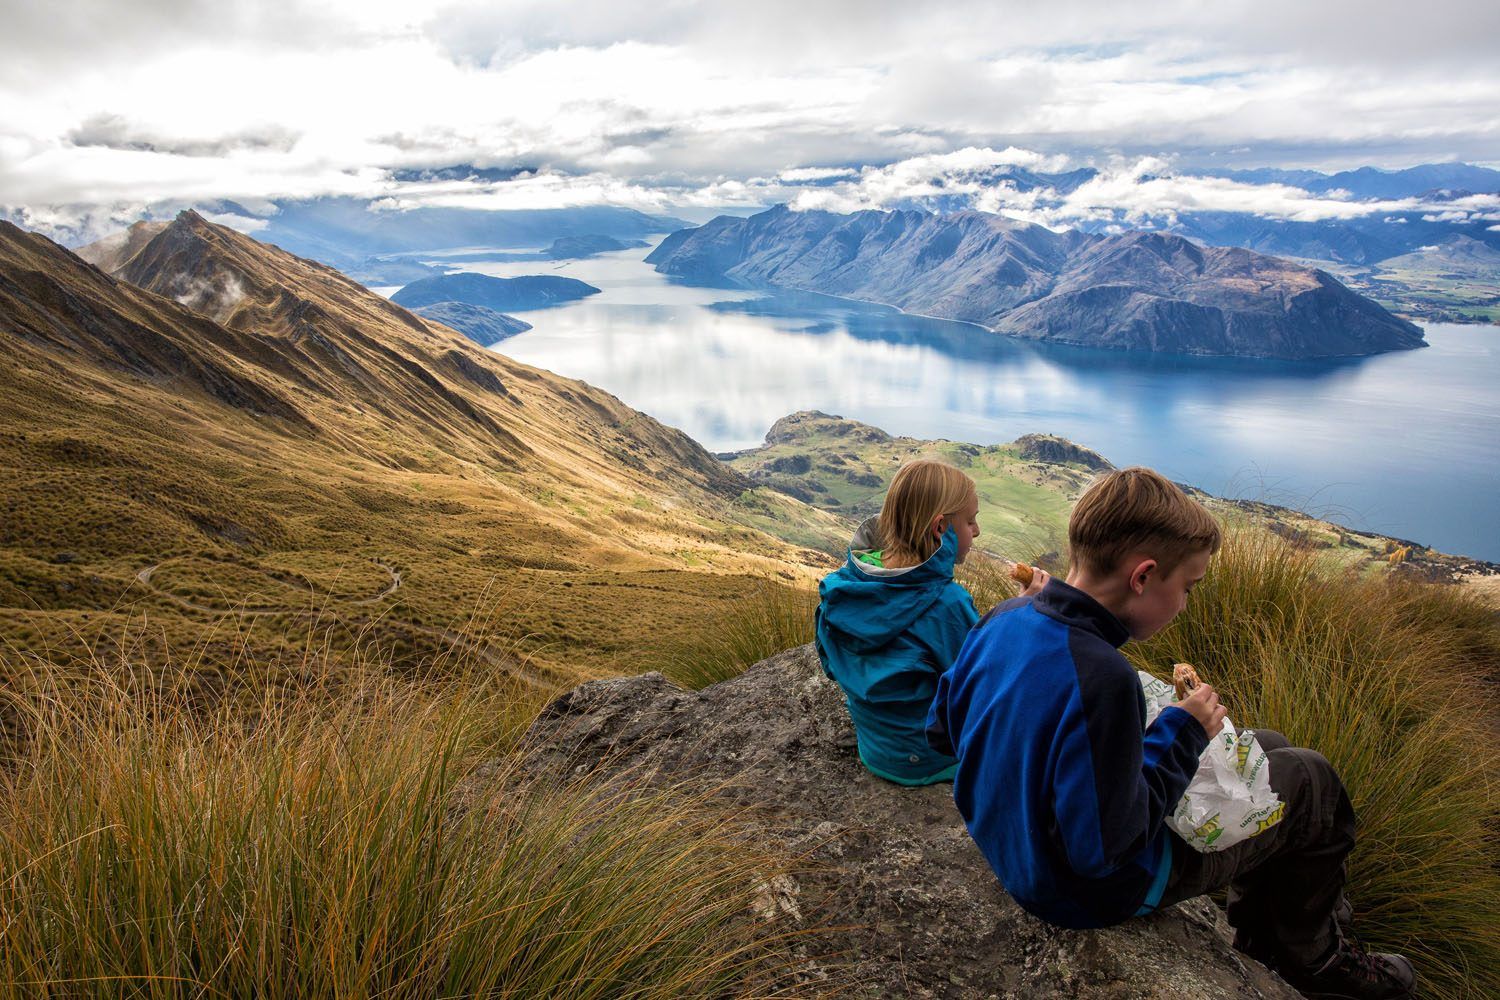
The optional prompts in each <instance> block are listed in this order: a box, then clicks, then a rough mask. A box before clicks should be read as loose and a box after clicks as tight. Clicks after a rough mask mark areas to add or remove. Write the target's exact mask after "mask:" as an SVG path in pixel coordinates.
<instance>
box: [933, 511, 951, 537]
mask: <svg viewBox="0 0 1500 1000" xmlns="http://www.w3.org/2000/svg"><path fill="white" fill-rule="evenodd" d="M947 529H948V519H947V518H946V517H944V516H943V515H941V514H939V515H938V516H937V517H934V518H933V519H932V524H931V525H930V526H929V527H928V531H930V532H931V533H932V536H933V537H934V538H942V537H943V532H944V531H946V530H947Z"/></svg>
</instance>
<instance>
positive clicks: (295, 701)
mask: <svg viewBox="0 0 1500 1000" xmlns="http://www.w3.org/2000/svg"><path fill="white" fill-rule="evenodd" d="M99 666H100V669H98V670H96V671H94V672H93V673H91V674H90V675H89V678H90V680H89V683H87V684H83V685H80V681H79V678H78V677H77V676H70V677H68V678H66V679H65V680H63V681H58V680H56V679H49V678H47V677H44V676H41V675H40V671H41V669H42V668H41V666H40V665H38V664H37V663H35V662H31V663H29V664H27V665H24V667H17V665H15V664H7V668H8V670H9V671H10V673H11V675H12V676H14V675H15V673H16V671H17V670H24V671H29V676H30V678H31V683H30V685H29V687H28V688H27V689H26V691H25V692H24V693H23V694H20V695H16V696H13V697H12V698H11V699H10V702H11V703H10V704H9V706H8V708H9V710H10V712H11V717H12V719H15V720H19V722H20V725H19V730H20V732H21V736H22V737H23V738H13V739H12V740H11V741H10V743H9V747H10V751H11V752H10V755H9V756H8V758H7V759H6V760H5V762H4V766H3V767H0V831H3V833H0V997H10V996H13V997H69V998H71V997H90V996H98V997H104V996H111V997H113V996H119V995H121V994H129V995H134V996H151V997H173V998H175V997H214V996H262V997H315V996H339V997H374V996H381V997H434V996H503V997H577V998H592V997H643V998H644V997H679V996H726V995H727V996H733V995H745V994H749V993H753V992H755V991H756V990H757V989H759V988H761V987H766V988H769V985H768V984H769V977H770V976H771V974H772V972H773V971H774V969H773V966H774V964H775V959H773V958H772V957H771V956H772V954H773V953H774V952H775V947H774V942H772V941H771V940H770V937H769V935H770V934H771V930H770V925H764V924H761V923H759V922H757V921H755V920H754V919H753V918H752V917H751V916H749V910H750V905H751V903H752V902H753V901H754V900H755V898H756V896H757V894H758V892H759V891H760V889H761V887H762V886H764V884H765V883H766V882H767V881H768V880H769V879H772V878H775V877H776V876H777V875H778V874H779V873H780V872H782V871H784V868H782V867H780V866H781V865H782V862H781V861H780V860H779V859H778V858H776V857H774V856H771V855H768V854H767V853H766V852H765V851H763V850H760V849H756V848H754V847H753V846H752V845H751V844H750V843H748V842H747V839H746V837H745V836H743V835H742V834H741V833H739V832H738V831H739V830H740V829H741V828H740V826H739V825H738V824H737V823H736V822H735V819H734V817H732V816H726V815H725V814H724V813H723V812H722V811H721V810H719V809H717V808H716V807H714V806H713V805H712V804H711V803H710V802H709V801H708V799H707V796H706V795H704V794H688V793H686V792H683V791H680V790H666V791H660V790H655V791H653V790H647V789H646V788H644V787H643V786H631V785H629V784H624V785H620V784H617V785H614V786H611V787H609V788H605V787H602V786H591V785H584V784H573V785H567V786H562V787H550V788H548V787H530V786H527V785H526V784H525V782H524V779H523V776H522V774H521V773H520V771H519V770H518V769H517V768H516V767H515V763H516V761H517V759H518V758H517V757H516V756H515V754H516V751H515V749H514V744H515V741H516V739H517V737H518V736H519V733H520V731H521V725H522V724H523V721H522V720H526V719H529V718H531V717H532V716H533V715H534V713H535V710H536V707H537V701H536V696H535V695H534V693H532V692H531V690H530V689H526V688H520V687H517V686H515V685H513V684H510V683H506V682H494V683H490V684H488V685H486V684H480V683H476V682H474V681H473V679H472V678H473V676H478V675H479V674H480V673H482V671H481V670H479V669H475V670H474V671H473V672H472V674H471V677H470V679H468V680H465V681H451V680H449V681H441V682H439V681H431V682H419V681H413V680H411V679H409V678H403V677H399V676H396V675H393V674H391V673H390V672H389V671H388V670H386V669H385V666H384V665H383V664H382V663H380V662H379V661H378V659H377V660H375V661H374V662H372V663H368V664H365V665H364V666H365V667H367V668H368V669H359V668H358V665H350V664H347V663H346V664H344V665H343V669H342V670H341V671H339V673H338V687H337V688H336V689H333V688H329V689H320V688H318V686H317V685H315V684H310V685H306V686H304V687H303V689H302V690H300V691H296V692H293V691H290V689H288V688H286V687H284V686H278V685H275V684H267V685H263V686H262V687H261V688H260V693H261V696H262V697H261V698H260V700H259V701H258V702H256V703H255V705H256V706H257V707H255V708H251V707H248V706H249V704H250V703H251V702H252V701H253V699H247V698H246V697H241V698H237V699H234V700H224V701H221V702H219V703H218V704H217V706H216V707H213V708H209V709H204V708H203V706H202V705H201V704H197V703H194V702H193V700H192V699H190V698H183V697H181V691H182V686H181V684H179V683H178V682H177V680H176V679H174V678H172V677H151V678H146V677H140V676H137V677H136V678H135V679H134V680H133V681H131V682H126V683H115V684H111V683H110V682H108V681H106V680H105V679H104V678H105V677H106V676H108V674H109V671H108V670H107V669H105V668H106V666H118V665H105V664H101V665H99ZM453 673H456V671H455V672H450V676H451V675H452V674H453ZM64 694H66V696H62V695H64ZM12 735H13V736H15V734H14V733H13V734H12Z"/></svg>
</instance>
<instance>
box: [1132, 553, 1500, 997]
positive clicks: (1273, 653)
mask: <svg viewBox="0 0 1500 1000" xmlns="http://www.w3.org/2000/svg"><path fill="white" fill-rule="evenodd" d="M1127 651H1129V652H1130V653H1131V656H1132V657H1133V659H1134V660H1135V661H1136V662H1137V665H1138V666H1140V667H1141V669H1144V670H1147V671H1150V672H1152V673H1155V674H1156V675H1157V676H1166V675H1167V674H1168V672H1169V671H1170V669H1171V664H1172V663H1173V662H1176V661H1187V662H1191V663H1194V664H1195V665H1197V666H1198V668H1199V671H1200V673H1201V674H1203V676H1204V678H1205V679H1206V680H1208V681H1209V682H1210V683H1212V684H1213V685H1214V686H1215V687H1217V688H1219V689H1220V690H1221V691H1222V692H1223V694H1224V699H1225V703H1226V704H1227V705H1228V707H1229V713H1230V717H1231V718H1232V719H1234V721H1235V722H1236V724H1239V725H1244V726H1251V727H1255V726H1260V727H1266V728H1271V729H1276V730H1279V731H1280V732H1282V733H1284V734H1285V735H1286V736H1287V737H1288V738H1289V739H1291V741H1292V742H1293V743H1294V744H1297V745H1300V746H1308V747H1312V748H1313V749H1315V750H1318V751H1320V752H1321V753H1322V754H1323V755H1324V756H1326V757H1327V758H1328V759H1329V760H1330V761H1331V762H1332V763H1333V764H1334V766H1335V767H1336V768H1337V769H1338V771H1339V774H1340V775H1341V776H1342V777H1343V779H1344V782H1345V784H1346V785H1347V786H1348V788H1349V791H1350V796H1351V798H1352V799H1353V801H1354V806H1355V809H1356V811H1357V814H1358V816H1359V834H1358V836H1359V844H1358V847H1357V848H1356V850H1355V853H1354V856H1353V857H1352V858H1351V860H1350V865H1349V876H1350V877H1349V895H1350V897H1351V899H1352V900H1353V901H1354V905H1355V911H1356V928H1357V929H1358V931H1359V933H1360V935H1361V936H1362V937H1363V938H1364V939H1365V940H1366V941H1367V943H1369V944H1370V945H1372V946H1374V947H1376V948H1377V949H1381V950H1395V951H1400V952H1403V953H1405V954H1406V955H1408V956H1409V957H1410V958H1411V959H1412V961H1413V963H1414V964H1415V965H1416V966H1417V970H1418V975H1419V978H1420V986H1421V995H1422V996H1425V997H1432V998H1443V1000H1449V998H1452V1000H1457V998H1461V997H1482V996H1484V997H1488V996H1500V870H1497V868H1496V866H1495V861H1494V850H1493V847H1492V845H1493V832H1494V829H1495V827H1494V823H1495V820H1496V817H1497V814H1500V809H1497V807H1500V799H1497V794H1496V793H1497V789H1500V786H1497V784H1496V781H1495V775H1496V773H1497V768H1500V752H1497V749H1496V746H1495V742H1494V739H1493V734H1494V726H1495V719H1496V714H1495V708H1496V700H1495V698H1494V695H1493V691H1492V688H1491V687H1490V682H1492V681H1493V679H1494V678H1495V677H1497V676H1500V629H1497V628H1496V624H1495V618H1494V613H1493V611H1492V610H1490V609H1489V608H1487V607H1485V606H1484V605H1482V604H1480V603H1479V602H1477V601H1476V600H1474V599H1473V598H1471V597H1468V596H1466V595H1465V594H1464V593H1463V592H1461V591H1459V590H1458V589H1457V588H1452V587H1440V586H1433V585H1424V584H1418V583H1412V582H1405V581H1402V580H1399V579H1394V578H1391V577H1389V576H1381V577H1364V578H1360V577H1357V576H1355V575H1353V574H1348V575H1343V574H1329V573H1327V572H1320V569H1319V563H1318V561H1317V558H1316V556H1315V555H1314V554H1312V553H1310V552H1308V551H1306V550H1302V549H1299V548H1297V547H1295V546H1293V545H1291V544H1289V543H1287V542H1286V541H1283V540H1281V539H1278V538H1276V537H1274V536H1272V535H1269V534H1266V533H1263V532H1254V531H1241V532H1236V533H1233V534H1231V536H1230V537H1229V539H1228V540H1227V543H1226V545H1225V547H1224V550H1223V551H1222V552H1221V553H1220V554H1219V555H1218V556H1216V557H1215V559H1214V562H1213V565H1212V566H1211V568H1210V570H1209V574H1208V576H1207V577H1206V578H1205V579H1204V580H1203V582H1202V583H1201V584H1199V586H1198V587H1197V588H1196V589H1195V590H1194V591H1193V595H1192V597H1191V598H1190V599H1189V601H1188V607H1187V610H1186V611H1184V612H1183V614H1182V615H1181V616H1179V617H1178V619H1177V620H1176V621H1175V622H1174V623H1173V624H1172V626H1171V627H1169V628H1168V629H1167V630H1165V631H1164V632H1163V633H1161V634H1160V635H1158V636H1157V637H1156V638H1154V639H1152V640H1151V641H1149V642H1147V643H1143V644H1139V645H1134V646H1131V647H1127Z"/></svg>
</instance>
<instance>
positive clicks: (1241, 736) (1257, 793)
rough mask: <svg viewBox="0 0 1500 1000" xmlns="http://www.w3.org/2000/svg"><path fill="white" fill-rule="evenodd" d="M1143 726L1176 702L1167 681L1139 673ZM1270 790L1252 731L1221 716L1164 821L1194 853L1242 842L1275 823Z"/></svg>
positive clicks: (1279, 808)
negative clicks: (1240, 729)
mask: <svg viewBox="0 0 1500 1000" xmlns="http://www.w3.org/2000/svg"><path fill="white" fill-rule="evenodd" d="M1139 673H1140V678H1141V693H1142V694H1144V695H1145V696H1146V725H1148V726H1149V725H1151V723H1152V722H1153V721H1155V719H1156V717H1157V715H1159V714H1160V713H1161V710H1162V709H1163V708H1166V707H1167V706H1168V705H1175V704H1176V703H1177V697H1176V691H1175V690H1174V689H1173V687H1172V685H1170V684H1168V683H1166V682H1165V681H1162V680H1160V679H1158V678H1156V677H1153V676H1151V675H1150V674H1148V673H1145V672H1144V671H1140V672H1139ZM1285 808H1286V807H1285V806H1284V805H1283V804H1282V801H1281V799H1280V798H1278V797H1277V795H1276V793H1275V792H1274V791H1272V790H1271V767H1270V762H1269V761H1268V760H1267V758H1266V752H1265V750H1263V749H1261V745H1260V743H1259V741H1257V740H1256V738H1255V730H1253V729H1247V730H1245V731H1244V732H1238V731H1236V730H1235V728H1234V724H1233V723H1232V722H1230V721H1229V720H1228V719H1225V720H1224V728H1223V729H1222V730H1220V731H1219V735H1218V736H1215V737H1214V738H1213V739H1212V740H1211V741H1210V742H1209V744H1208V749H1207V750H1204V751H1203V756H1202V757H1200V758H1199V759H1198V773H1197V774H1195V775H1193V780H1192V781H1190V782H1189V783H1188V787H1187V792H1186V793H1184V795H1183V796H1182V799H1181V801H1179V802H1178V803H1177V808H1176V809H1174V810H1172V815H1171V817H1170V818H1169V819H1168V820H1167V822H1168V823H1169V824H1170V825H1171V827H1172V829H1173V830H1174V831H1175V832H1176V834H1177V835H1178V836H1179V837H1181V838H1182V839H1183V840H1185V841H1187V842H1188V844H1189V845H1190V846H1191V847H1192V848H1193V849H1194V850H1197V851H1202V852H1204V853H1209V852H1212V851H1222V850H1224V849H1225V848H1226V847H1233V846H1234V845H1235V844H1239V843H1243V842H1244V841H1246V840H1249V839H1250V838H1251V837H1253V836H1255V835H1256V834H1258V833H1263V832H1264V831H1266V830H1269V829H1270V828H1271V827H1273V826H1275V825H1276V824H1277V823H1279V822H1281V816H1282V813H1283V811H1284V810H1285Z"/></svg>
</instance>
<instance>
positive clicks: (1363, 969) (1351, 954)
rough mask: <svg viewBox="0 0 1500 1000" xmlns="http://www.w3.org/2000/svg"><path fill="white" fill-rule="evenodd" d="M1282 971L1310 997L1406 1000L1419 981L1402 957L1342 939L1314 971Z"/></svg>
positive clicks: (1284, 975)
mask: <svg viewBox="0 0 1500 1000" xmlns="http://www.w3.org/2000/svg"><path fill="white" fill-rule="evenodd" d="M1279 971H1280V972H1281V975H1282V978H1284V979H1285V980H1286V981H1287V982H1288V983H1290V984H1291V985H1292V986H1295V987H1296V988H1297V989H1298V990H1300V991H1301V993H1302V995H1303V996H1305V997H1307V1000H1405V998H1407V997H1410V996H1411V995H1412V992H1411V991H1412V988H1413V987H1414V986H1415V985H1416V982H1417V975H1416V973H1415V972H1413V971H1412V967H1411V963H1410V962H1408V961H1407V960H1406V959H1405V958H1403V957H1402V956H1400V955H1387V954H1381V953H1375V954H1372V953H1370V952H1367V951H1365V950H1364V949H1363V948H1360V947H1359V946H1358V945H1356V944H1354V943H1353V942H1351V941H1342V942H1340V943H1339V945H1338V947H1337V948H1336V949H1335V950H1334V952H1333V954H1332V955H1331V956H1330V957H1329V958H1328V960H1327V961H1326V962H1324V963H1323V964H1322V965H1321V966H1319V967H1318V968H1317V969H1315V970H1311V971H1304V972H1296V971H1293V970H1291V969H1285V968H1283V969H1281V970H1279Z"/></svg>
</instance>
